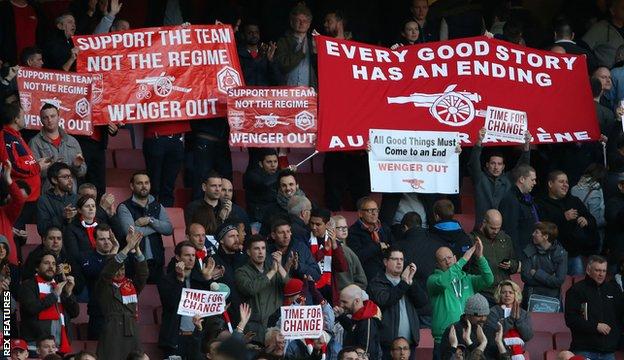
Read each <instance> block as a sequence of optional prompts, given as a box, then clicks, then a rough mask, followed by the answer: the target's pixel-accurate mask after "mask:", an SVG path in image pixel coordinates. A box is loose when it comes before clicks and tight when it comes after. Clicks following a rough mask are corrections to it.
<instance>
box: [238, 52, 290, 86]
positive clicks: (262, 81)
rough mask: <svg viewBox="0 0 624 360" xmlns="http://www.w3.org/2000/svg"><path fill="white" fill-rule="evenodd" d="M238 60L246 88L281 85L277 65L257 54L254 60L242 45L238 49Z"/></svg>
mask: <svg viewBox="0 0 624 360" xmlns="http://www.w3.org/2000/svg"><path fill="white" fill-rule="evenodd" d="M238 59H239V60H240V65H241V70H243V76H244V78H245V84H246V85H247V86H270V85H278V84H280V83H282V79H281V74H280V72H279V69H278V68H277V64H276V63H275V62H273V61H269V60H268V59H267V57H266V56H265V55H262V54H259V55H258V56H257V57H256V58H255V59H254V58H253V57H251V53H249V51H248V50H247V48H246V47H245V46H244V45H241V46H239V47H238Z"/></svg>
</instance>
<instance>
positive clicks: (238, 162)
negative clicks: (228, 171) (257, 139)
mask: <svg viewBox="0 0 624 360" xmlns="http://www.w3.org/2000/svg"><path fill="white" fill-rule="evenodd" d="M248 162H249V156H248V154H247V153H246V152H233V153H232V170H233V171H240V172H245V169H247V163H248Z"/></svg>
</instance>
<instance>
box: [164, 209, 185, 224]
mask: <svg viewBox="0 0 624 360" xmlns="http://www.w3.org/2000/svg"><path fill="white" fill-rule="evenodd" d="M165 209H166V210H167V215H168V216H169V220H170V221H171V225H173V228H174V229H185V226H184V209H182V208H177V207H173V208H165Z"/></svg>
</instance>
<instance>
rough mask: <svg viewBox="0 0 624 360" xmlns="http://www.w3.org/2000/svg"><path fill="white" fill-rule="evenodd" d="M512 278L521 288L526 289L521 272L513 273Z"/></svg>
mask: <svg viewBox="0 0 624 360" xmlns="http://www.w3.org/2000/svg"><path fill="white" fill-rule="evenodd" d="M510 278H511V281H513V282H515V283H516V284H518V286H519V287H520V290H522V289H524V281H522V276H521V275H520V274H518V273H516V274H512V275H511V276H510Z"/></svg>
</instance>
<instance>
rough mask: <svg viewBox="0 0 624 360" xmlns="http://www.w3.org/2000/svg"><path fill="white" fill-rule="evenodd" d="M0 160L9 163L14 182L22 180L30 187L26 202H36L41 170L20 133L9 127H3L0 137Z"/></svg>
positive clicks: (39, 187) (39, 190)
mask: <svg viewBox="0 0 624 360" xmlns="http://www.w3.org/2000/svg"><path fill="white" fill-rule="evenodd" d="M5 151H6V152H5ZM3 152H5V153H3ZM0 159H8V160H9V161H10V162H11V165H12V166H13V170H12V171H11V178H12V179H13V180H14V181H15V180H23V181H24V182H25V183H26V184H28V186H30V194H29V195H28V198H27V199H26V201H36V200H37V199H38V198H39V195H41V168H40V167H39V164H38V163H37V160H36V159H35V157H34V156H33V153H32V151H31V150H30V147H28V144H26V141H24V139H23V138H22V135H21V134H20V132H19V131H17V130H15V129H13V128H12V127H10V126H9V125H5V126H4V128H3V129H2V136H0Z"/></svg>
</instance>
